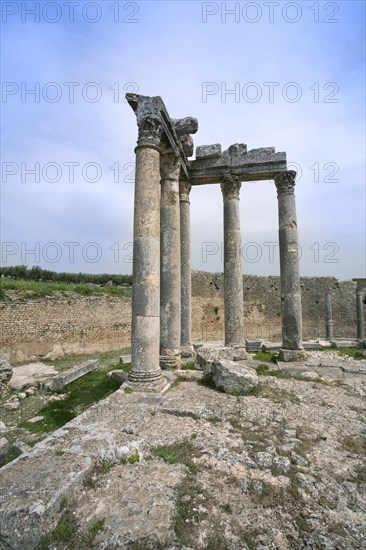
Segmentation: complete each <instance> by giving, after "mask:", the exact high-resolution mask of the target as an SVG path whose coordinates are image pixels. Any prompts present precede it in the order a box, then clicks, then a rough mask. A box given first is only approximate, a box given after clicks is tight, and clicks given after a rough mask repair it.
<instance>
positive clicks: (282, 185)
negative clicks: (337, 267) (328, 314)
mask: <svg viewBox="0 0 366 550" xmlns="http://www.w3.org/2000/svg"><path fill="white" fill-rule="evenodd" d="M295 177H296V172H294V171H293V170H289V171H287V172H280V173H278V174H277V175H276V176H275V184H276V187H277V197H278V220H279V245H280V271H281V321H282V349H281V350H280V354H279V357H280V360H281V361H302V360H303V359H304V358H305V353H304V349H303V344H302V313H301V286H300V271H299V244H298V234H297V218H296V203H295Z"/></svg>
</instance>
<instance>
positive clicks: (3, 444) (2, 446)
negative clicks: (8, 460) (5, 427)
mask: <svg viewBox="0 0 366 550" xmlns="http://www.w3.org/2000/svg"><path fill="white" fill-rule="evenodd" d="M9 449H10V445H9V441H8V440H7V439H6V437H0V458H4V456H6V455H7V454H8V452H9Z"/></svg>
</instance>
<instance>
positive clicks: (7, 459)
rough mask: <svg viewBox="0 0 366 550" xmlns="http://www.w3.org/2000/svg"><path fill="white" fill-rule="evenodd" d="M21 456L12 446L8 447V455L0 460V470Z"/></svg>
mask: <svg viewBox="0 0 366 550" xmlns="http://www.w3.org/2000/svg"><path fill="white" fill-rule="evenodd" d="M21 454H22V452H21V451H20V450H19V449H17V448H16V447H14V446H12V447H10V449H9V451H8V453H7V454H6V455H5V456H4V457H2V458H1V459H0V468H2V467H3V466H5V464H9V462H12V461H13V460H15V459H16V458H18V456H20V455H21Z"/></svg>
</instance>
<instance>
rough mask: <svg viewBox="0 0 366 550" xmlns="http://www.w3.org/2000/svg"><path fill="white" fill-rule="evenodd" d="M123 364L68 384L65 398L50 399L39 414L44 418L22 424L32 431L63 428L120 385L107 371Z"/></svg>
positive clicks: (43, 431)
mask: <svg viewBox="0 0 366 550" xmlns="http://www.w3.org/2000/svg"><path fill="white" fill-rule="evenodd" d="M120 366H121V365H111V366H110V367H109V368H107V369H104V370H98V371H95V372H91V373H89V374H86V375H85V376H83V377H82V378H79V379H78V380H75V382H72V383H71V384H69V385H68V386H66V387H65V388H64V389H63V390H62V392H63V394H66V398H65V399H61V400H59V401H49V402H48V403H47V404H46V405H45V406H44V407H42V408H41V409H40V410H39V412H38V414H39V415H42V416H43V418H42V419H41V420H38V421H37V422H23V423H22V424H21V425H20V426H21V427H22V428H26V429H27V430H28V431H29V432H32V433H47V432H51V431H54V430H57V429H58V428H61V427H62V426H63V425H64V424H66V422H69V421H70V420H72V419H73V418H75V417H76V416H77V415H78V414H79V413H80V412H82V410H84V409H85V408H87V407H88V406H90V405H92V404H93V403H95V402H97V401H100V400H101V399H104V398H105V397H107V396H108V395H110V394H111V393H113V392H114V391H116V390H117V389H118V388H119V387H120V382H117V381H115V380H112V379H111V378H109V377H108V376H106V373H107V372H108V371H109V370H116V369H117V368H120Z"/></svg>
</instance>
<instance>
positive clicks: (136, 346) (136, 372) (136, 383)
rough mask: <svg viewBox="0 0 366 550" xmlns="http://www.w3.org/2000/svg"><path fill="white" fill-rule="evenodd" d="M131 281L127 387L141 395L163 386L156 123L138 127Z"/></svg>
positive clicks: (149, 121)
mask: <svg viewBox="0 0 366 550" xmlns="http://www.w3.org/2000/svg"><path fill="white" fill-rule="evenodd" d="M138 127H139V136H138V142H137V144H138V145H137V147H136V149H135V152H136V181H135V210H134V235H133V239H134V241H133V280H132V285H133V286H132V342H131V344H132V345H131V347H132V369H131V371H130V373H129V376H128V381H127V383H128V384H129V385H130V386H132V387H133V388H135V389H138V390H142V391H160V390H162V389H163V388H164V386H165V385H166V381H165V379H164V377H163V375H162V372H161V369H160V365H159V345H160V149H159V146H160V139H161V135H162V125H161V121H160V119H159V118H158V117H157V116H146V117H145V118H142V119H141V120H139V121H138Z"/></svg>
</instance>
